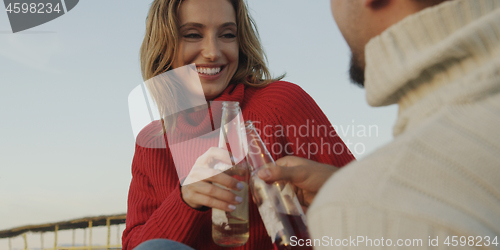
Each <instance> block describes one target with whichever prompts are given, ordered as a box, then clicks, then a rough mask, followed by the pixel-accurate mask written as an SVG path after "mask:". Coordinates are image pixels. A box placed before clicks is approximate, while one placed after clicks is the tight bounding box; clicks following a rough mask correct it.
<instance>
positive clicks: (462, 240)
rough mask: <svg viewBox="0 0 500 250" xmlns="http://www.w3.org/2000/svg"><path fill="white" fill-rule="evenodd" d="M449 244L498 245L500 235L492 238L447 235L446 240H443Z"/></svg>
mask: <svg viewBox="0 0 500 250" xmlns="http://www.w3.org/2000/svg"><path fill="white" fill-rule="evenodd" d="M443 243H444V244H445V245H447V246H454V247H456V246H470V247H472V246H476V247H479V246H490V245H494V246H498V244H499V243H498V236H495V238H493V239H491V238H490V236H484V237H481V236H476V237H474V236H469V237H466V236H448V237H446V240H445V241H444V242H443Z"/></svg>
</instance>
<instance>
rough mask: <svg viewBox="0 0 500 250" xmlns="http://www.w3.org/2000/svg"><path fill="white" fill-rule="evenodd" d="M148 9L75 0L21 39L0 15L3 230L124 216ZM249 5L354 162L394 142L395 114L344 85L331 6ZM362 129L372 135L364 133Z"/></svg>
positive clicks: (269, 44) (277, 57) (274, 64)
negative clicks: (134, 95) (133, 97)
mask: <svg viewBox="0 0 500 250" xmlns="http://www.w3.org/2000/svg"><path fill="white" fill-rule="evenodd" d="M150 2H151V0H148V1H129V2H127V3H126V4H125V3H124V2H123V1H114V0H113V1H97V0H85V1H80V2H79V4H78V5H77V6H76V7H75V8H74V9H73V10H71V11H70V12H68V13H66V14H65V15H63V16H61V17H59V18H58V19H55V20H53V21H51V22H48V23H46V24H43V25H41V26H38V27H35V28H32V29H30V30H27V31H22V32H20V33H16V34H13V33H12V32H11V28H10V25H9V20H8V18H7V14H6V12H5V11H4V10H3V7H2V8H0V117H1V119H0V134H1V136H0V230H2V229H8V228H12V227H17V226H23V225H26V224H38V223H44V222H54V221H59V220H67V219H73V218H79V217H84V216H94V215H102V214H114V213H125V212H126V208H127V207H126V201H127V193H128V186H129V184H130V180H131V174H130V170H131V169H130V166H131V161H132V157H133V153H134V136H133V133H132V129H131V125H130V120H129V114H128V104H127V97H128V94H129V93H130V91H132V89H133V88H134V87H136V86H137V85H138V84H140V83H141V82H142V78H141V74H140V68H139V47H140V45H141V42H142V38H143V35H144V30H145V18H146V14H147V11H148V8H149V4H150ZM249 7H250V9H251V14H252V16H253V18H254V19H255V21H256V22H257V26H258V29H259V32H260V36H261V40H262V44H263V46H264V49H265V51H266V53H267V55H268V60H269V66H270V69H271V71H272V72H273V73H274V75H280V74H282V73H285V72H286V73H287V76H286V78H285V80H287V81H291V82H294V83H296V84H298V85H300V86H301V87H302V88H303V89H304V90H305V91H306V92H308V93H309V94H310V95H311V96H312V97H313V98H314V100H316V102H317V103H318V104H319V106H320V107H321V108H322V110H323V111H324V112H325V114H326V115H327V116H328V118H329V120H330V122H331V123H332V124H333V125H335V126H336V128H337V132H338V133H339V135H340V136H341V138H342V139H343V140H344V141H345V142H346V143H348V144H349V145H350V149H351V151H353V152H354V154H355V155H356V157H357V158H362V157H364V156H366V155H367V154H369V153H370V152H373V151H374V150H375V149H376V148H377V147H379V146H381V145H383V144H385V143H387V142H388V141H390V140H391V139H392V125H393V123H394V121H395V117H396V113H397V108H396V107H395V106H391V107H385V108H371V107H369V106H368V105H367V104H366V101H365V92H364V90H363V89H360V88H358V87H356V86H354V85H352V84H350V83H349V80H348V75H347V70H348V63H349V57H350V52H349V50H348V47H347V45H346V43H345V41H344V39H343V38H342V36H341V34H340V32H339V31H338V29H337V26H336V25H335V23H334V20H333V18H332V16H331V13H330V3H329V1H328V0H309V1H306V0H251V1H249ZM369 126H372V128H373V126H376V127H377V128H378V130H371V134H369V133H368V131H366V132H367V133H366V134H365V133H362V132H363V131H361V130H363V129H367V128H368V127H369ZM360 131H361V132H360ZM37 242H39V240H37ZM4 246H6V245H5V241H2V240H0V249H4Z"/></svg>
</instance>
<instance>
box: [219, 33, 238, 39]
mask: <svg viewBox="0 0 500 250" xmlns="http://www.w3.org/2000/svg"><path fill="white" fill-rule="evenodd" d="M222 37H224V38H235V37H236V35H235V34H233V33H227V34H224V35H222Z"/></svg>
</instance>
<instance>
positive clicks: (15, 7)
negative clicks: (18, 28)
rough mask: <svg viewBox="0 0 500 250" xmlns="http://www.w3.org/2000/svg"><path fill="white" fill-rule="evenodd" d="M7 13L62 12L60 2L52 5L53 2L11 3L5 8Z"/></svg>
mask: <svg viewBox="0 0 500 250" xmlns="http://www.w3.org/2000/svg"><path fill="white" fill-rule="evenodd" d="M5 10H6V11H7V13H9V14H10V13H14V14H19V13H22V14H26V13H31V14H35V13H36V14H45V13H47V14H50V13H52V12H57V13H59V12H61V11H62V10H61V7H60V6H59V3H58V4H56V5H55V6H53V5H52V3H29V4H28V3H9V5H7V8H6V9H5Z"/></svg>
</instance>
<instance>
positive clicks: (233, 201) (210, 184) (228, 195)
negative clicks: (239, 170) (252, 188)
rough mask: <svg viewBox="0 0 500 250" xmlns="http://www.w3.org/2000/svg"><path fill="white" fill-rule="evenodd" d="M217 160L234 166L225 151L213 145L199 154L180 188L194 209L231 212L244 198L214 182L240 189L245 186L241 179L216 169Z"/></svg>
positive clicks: (188, 203)
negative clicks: (204, 207)
mask: <svg viewBox="0 0 500 250" xmlns="http://www.w3.org/2000/svg"><path fill="white" fill-rule="evenodd" d="M218 162H222V163H225V164H228V165H230V166H231V161H230V159H229V154H228V152H227V151H226V150H224V149H220V148H215V147H212V148H210V149H209V150H208V151H207V152H205V153H204V154H203V155H201V156H200V157H198V159H197V160H196V162H195V164H194V166H193V169H192V170H191V172H190V173H189V175H188V177H187V178H186V179H185V181H184V182H183V184H182V187H181V194H182V199H183V200H184V202H185V203H186V204H187V205H189V206H190V207H192V208H195V209H200V208H201V207H203V206H206V207H210V208H218V209H221V210H224V211H227V212H231V211H233V210H234V209H236V205H238V204H240V203H241V201H242V200H243V199H242V197H238V196H237V195H235V194H234V193H232V192H231V191H230V190H227V189H225V188H223V187H219V186H216V185H215V184H219V185H221V186H224V187H227V188H229V189H232V190H237V191H239V190H242V189H243V184H242V183H240V182H238V180H236V179H235V178H232V177H231V176H229V175H227V174H225V173H223V172H221V171H219V170H215V169H213V166H214V165H215V164H216V163H218Z"/></svg>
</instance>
